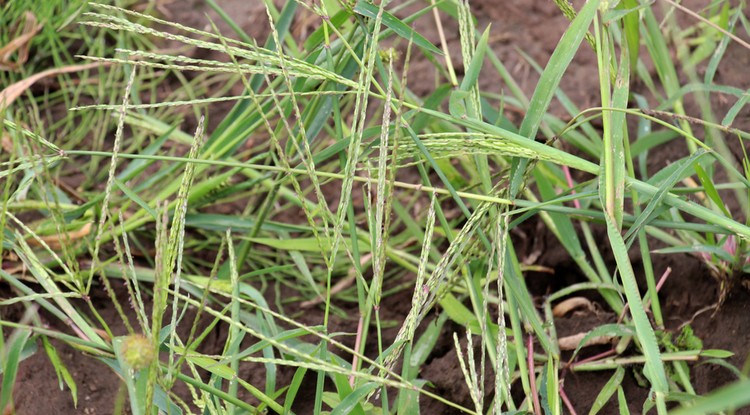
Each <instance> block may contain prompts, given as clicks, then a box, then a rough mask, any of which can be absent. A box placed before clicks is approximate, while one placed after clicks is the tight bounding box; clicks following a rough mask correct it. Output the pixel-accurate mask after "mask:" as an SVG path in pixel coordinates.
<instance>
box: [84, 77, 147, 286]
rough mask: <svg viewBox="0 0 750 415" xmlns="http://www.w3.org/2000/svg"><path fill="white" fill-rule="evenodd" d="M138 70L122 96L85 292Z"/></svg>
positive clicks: (96, 254)
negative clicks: (126, 109)
mask: <svg viewBox="0 0 750 415" xmlns="http://www.w3.org/2000/svg"><path fill="white" fill-rule="evenodd" d="M136 72H137V71H136V70H135V68H133V71H132V72H131V73H130V78H129V79H128V83H127V84H126V85H125V92H124V93H123V98H122V107H121V108H120V113H119V116H118V119H117V130H116V131H115V142H114V145H113V146H112V156H111V158H110V162H109V171H108V179H107V184H106V185H105V187H104V199H103V200H102V207H101V216H100V217H99V224H98V225H97V227H96V236H95V237H94V253H93V254H92V258H91V267H90V268H89V272H90V276H89V278H88V281H87V282H86V285H85V288H84V286H80V287H79V289H80V290H83V292H85V293H88V292H90V290H91V280H92V279H93V276H94V270H95V269H96V267H97V265H98V263H99V249H100V246H101V243H102V234H103V233H104V229H105V224H106V223H107V217H108V216H109V199H110V197H111V195H112V186H113V184H114V179H115V169H116V168H117V158H118V153H119V152H120V145H121V142H122V134H123V129H124V128H125V108H124V106H126V105H127V104H128V100H129V99H130V90H131V88H132V87H133V83H134V82H135V74H136Z"/></svg>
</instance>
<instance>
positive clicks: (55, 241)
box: [28, 222, 91, 250]
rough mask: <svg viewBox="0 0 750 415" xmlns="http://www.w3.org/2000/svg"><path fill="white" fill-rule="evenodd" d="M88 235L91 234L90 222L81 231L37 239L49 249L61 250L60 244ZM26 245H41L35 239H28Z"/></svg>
mask: <svg viewBox="0 0 750 415" xmlns="http://www.w3.org/2000/svg"><path fill="white" fill-rule="evenodd" d="M90 233H91V222H88V223H86V224H85V225H83V227H81V229H78V230H75V231H70V232H67V233H65V234H62V235H49V236H42V237H40V238H39V239H41V241H42V242H44V243H45V244H47V246H49V247H50V249H53V250H59V249H60V248H62V244H64V243H70V242H73V241H75V240H78V239H81V238H83V237H85V236H87V235H89V234H90ZM28 243H29V245H31V246H39V245H41V242H40V241H38V240H37V239H35V238H32V239H29V240H28Z"/></svg>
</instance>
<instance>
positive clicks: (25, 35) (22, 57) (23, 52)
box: [0, 12, 42, 70]
mask: <svg viewBox="0 0 750 415" xmlns="http://www.w3.org/2000/svg"><path fill="white" fill-rule="evenodd" d="M24 17H25V20H24V23H23V30H22V31H21V35H20V36H18V37H17V38H15V39H13V40H11V41H10V42H8V44H7V45H5V46H3V47H2V48H0V69H7V70H15V69H17V68H18V67H19V66H21V65H23V64H24V63H26V61H27V60H28V59H29V48H30V47H31V39H33V38H34V36H36V34H37V33H39V30H40V29H41V28H42V25H41V24H39V23H37V20H36V16H34V13H31V12H26V13H25V14H24ZM15 51H18V59H17V60H16V62H11V61H10V57H11V55H12V54H13V52H15Z"/></svg>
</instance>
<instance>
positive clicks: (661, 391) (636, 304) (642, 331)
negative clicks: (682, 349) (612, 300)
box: [605, 216, 669, 414]
mask: <svg viewBox="0 0 750 415" xmlns="http://www.w3.org/2000/svg"><path fill="white" fill-rule="evenodd" d="M605 219H606V221H607V235H608V236H609V241H610V245H611V246H612V251H613V253H614V255H615V261H616V262H617V269H618V271H619V272H620V277H621V279H622V285H623V289H624V291H625V298H626V299H627V301H628V304H629V305H630V314H631V316H632V318H633V324H634V325H635V331H636V334H637V338H638V340H639V342H640V344H641V348H642V350H643V354H644V355H645V357H646V368H645V372H646V373H647V377H648V378H649V381H650V382H651V385H652V388H653V390H654V392H655V393H656V402H657V409H658V410H659V413H660V414H663V413H664V412H665V410H666V406H665V403H664V398H665V396H666V394H667V392H669V385H668V383H667V377H666V373H665V370H664V364H663V362H662V361H661V358H660V353H659V344H658V342H657V341H656V335H655V334H654V330H653V328H652V327H651V323H650V322H649V319H648V316H647V315H646V311H645V309H644V307H643V301H642V300H641V294H640V292H639V291H638V283H637V282H636V279H635V272H634V271H633V265H632V264H631V263H630V258H629V256H628V250H627V248H626V246H625V241H624V240H623V239H622V236H621V235H620V231H619V230H618V228H617V224H616V223H615V222H614V220H613V219H612V218H611V217H609V216H606V217H605Z"/></svg>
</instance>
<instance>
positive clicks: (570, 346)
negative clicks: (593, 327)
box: [557, 333, 615, 350]
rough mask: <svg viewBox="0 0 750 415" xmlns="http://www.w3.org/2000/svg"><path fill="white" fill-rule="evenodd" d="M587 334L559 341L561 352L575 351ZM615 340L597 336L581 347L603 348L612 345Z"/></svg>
mask: <svg viewBox="0 0 750 415" xmlns="http://www.w3.org/2000/svg"><path fill="white" fill-rule="evenodd" d="M587 334H588V333H578V334H574V335H572V336H567V337H561V338H559V339H557V345H558V346H559V347H560V350H575V349H576V348H578V345H579V344H581V341H582V340H583V338H584V337H586V335H587ZM614 339H615V337H614V336H595V337H592V338H590V339H588V341H586V344H584V345H582V346H581V347H590V346H602V345H606V344H610V343H612V340H614Z"/></svg>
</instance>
